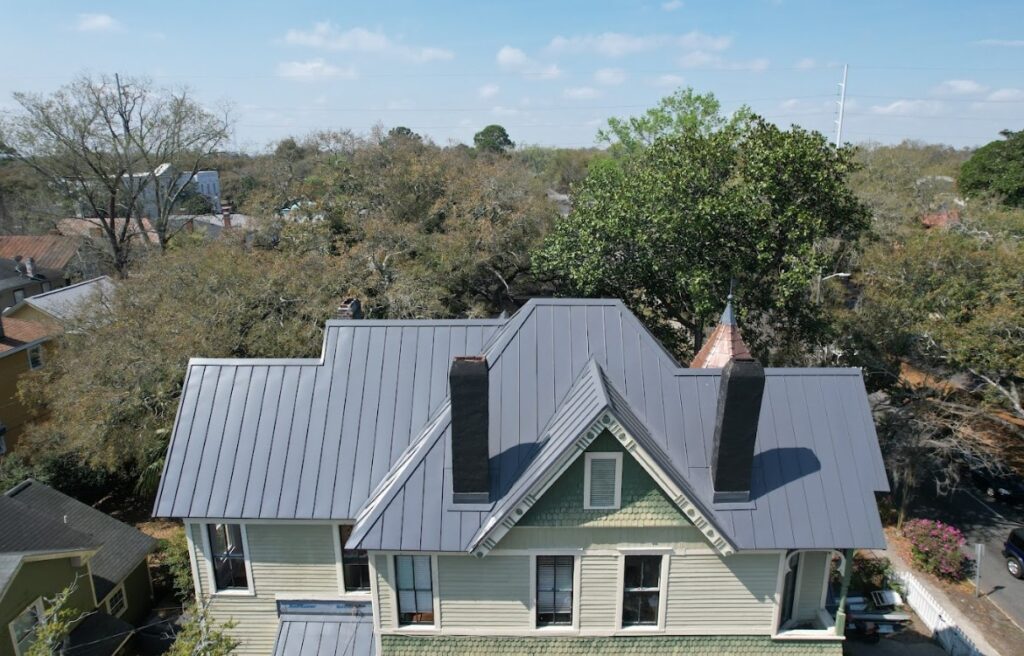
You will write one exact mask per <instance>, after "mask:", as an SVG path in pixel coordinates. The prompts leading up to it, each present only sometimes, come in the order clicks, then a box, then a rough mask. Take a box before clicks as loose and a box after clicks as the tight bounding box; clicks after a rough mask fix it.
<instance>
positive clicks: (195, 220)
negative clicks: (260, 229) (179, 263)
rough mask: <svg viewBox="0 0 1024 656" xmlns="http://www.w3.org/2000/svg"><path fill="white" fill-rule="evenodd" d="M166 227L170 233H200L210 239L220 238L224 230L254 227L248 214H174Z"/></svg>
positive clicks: (242, 229)
mask: <svg viewBox="0 0 1024 656" xmlns="http://www.w3.org/2000/svg"><path fill="white" fill-rule="evenodd" d="M167 224H168V227H169V228H170V230H171V231H172V232H180V231H185V232H195V231H199V232H202V233H203V234H204V235H206V236H207V237H209V238H210V239H216V238H217V237H220V235H221V233H222V232H224V231H225V230H232V229H234V230H241V231H248V230H249V229H251V228H252V227H253V225H254V219H253V217H251V216H249V215H248V214H238V213H234V212H224V213H222V214H196V215H186V214H176V215H173V216H171V217H169V218H168V220H167Z"/></svg>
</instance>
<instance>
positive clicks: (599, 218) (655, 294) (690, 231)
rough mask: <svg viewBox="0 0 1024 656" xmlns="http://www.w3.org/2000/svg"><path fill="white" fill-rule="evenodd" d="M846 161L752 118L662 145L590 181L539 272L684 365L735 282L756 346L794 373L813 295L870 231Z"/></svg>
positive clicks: (815, 332) (815, 322) (813, 312)
mask: <svg viewBox="0 0 1024 656" xmlns="http://www.w3.org/2000/svg"><path fill="white" fill-rule="evenodd" d="M852 155H853V153H852V151H850V150H849V149H845V148H843V149H839V150H836V149H835V148H833V147H832V146H830V145H829V143H828V141H827V140H826V139H825V137H824V136H822V135H821V134H818V133H814V132H808V131H805V130H802V129H800V128H796V127H794V128H791V129H789V130H781V129H779V128H778V127H776V126H775V125H773V124H771V123H768V122H767V121H764V120H763V119H760V118H756V117H748V118H745V119H744V120H742V121H738V122H735V123H731V124H728V125H723V127H721V128H720V129H716V130H683V131H681V132H672V133H669V134H666V135H664V136H660V137H658V138H656V139H654V141H653V142H652V143H651V145H650V146H649V147H646V148H644V149H643V150H641V151H639V152H638V153H637V154H636V155H634V156H631V157H628V158H626V160H625V161H624V162H623V164H622V165H621V166H597V167H592V168H591V170H590V174H589V175H588V177H587V178H586V179H585V180H584V181H583V183H582V184H581V185H580V186H579V188H578V190H577V193H576V196H575V198H574V203H575V207H574V211H573V213H572V214H571V215H570V216H569V217H567V218H566V219H564V220H562V221H560V222H558V223H557V224H556V226H555V230H554V232H553V234H551V235H550V236H549V238H548V239H547V241H546V243H545V245H544V247H543V248H542V249H541V250H540V251H539V252H538V253H537V256H536V264H537V265H538V267H540V269H541V270H542V271H544V272H547V273H549V274H550V275H551V276H553V277H554V279H555V280H556V281H557V284H558V286H559V289H560V290H561V291H562V293H566V294H582V295H586V296H592V295H610V296H620V297H623V298H624V299H625V300H626V301H627V302H628V303H629V304H630V306H631V307H632V308H633V309H634V310H636V311H638V312H640V313H641V314H643V315H644V316H646V317H647V319H648V322H649V323H650V324H652V325H653V326H654V327H655V328H656V329H658V330H660V332H662V334H663V335H668V336H669V337H670V338H675V339H674V341H675V342H676V344H677V346H678V350H679V352H680V354H682V355H688V354H690V353H692V352H693V349H694V348H695V347H697V346H699V344H700V341H701V339H702V337H703V333H704V328H705V326H707V325H708V323H709V322H710V321H712V320H713V319H715V318H716V317H717V315H718V313H719V312H720V311H721V309H722V305H723V302H724V299H725V297H726V294H727V291H728V287H729V282H730V279H735V280H736V282H737V287H736V290H737V291H736V293H737V295H738V300H739V302H738V304H737V306H738V307H739V308H740V313H741V317H742V318H743V322H744V324H745V325H744V330H745V335H746V336H747V337H748V339H749V340H750V341H751V342H752V346H753V347H755V350H757V351H759V352H760V353H761V355H762V357H764V358H766V359H767V360H774V361H780V360H786V359H787V358H790V359H791V358H792V357H793V356H794V353H793V351H794V349H796V350H799V349H800V348H802V346H801V344H802V343H803V342H804V341H805V340H807V341H812V342H813V341H814V340H815V339H817V338H819V337H820V334H819V333H820V330H821V327H822V326H821V321H820V319H821V316H820V311H819V308H818V307H817V306H816V304H814V303H812V302H811V286H812V283H813V282H815V281H816V279H817V278H818V276H820V275H821V274H822V273H825V274H828V273H831V272H832V271H833V268H834V267H835V266H836V265H837V264H838V263H839V256H840V255H841V253H842V250H841V249H840V248H838V247H837V244H841V243H845V242H848V241H850V240H853V239H855V238H857V236H858V235H859V234H860V233H861V232H862V231H863V230H864V229H865V227H866V226H867V218H868V217H867V212H866V210H865V208H864V207H863V206H862V205H861V204H860V203H859V202H858V201H857V199H856V198H855V197H854V196H853V194H852V193H851V192H850V190H849V189H848V187H847V185H846V181H847V177H848V175H849V173H850V172H851V171H852V170H853V168H854V164H853V161H852Z"/></svg>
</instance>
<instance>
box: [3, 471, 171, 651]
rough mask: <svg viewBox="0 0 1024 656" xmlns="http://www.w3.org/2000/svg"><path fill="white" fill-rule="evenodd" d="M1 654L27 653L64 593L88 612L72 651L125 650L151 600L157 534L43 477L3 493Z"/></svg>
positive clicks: (72, 638)
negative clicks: (57, 487)
mask: <svg viewBox="0 0 1024 656" xmlns="http://www.w3.org/2000/svg"><path fill="white" fill-rule="evenodd" d="M0 526H2V527H3V530H2V531H0V656H21V654H24V653H25V651H26V650H27V649H28V647H29V646H30V645H31V644H32V641H33V639H34V635H35V633H34V629H35V626H36V625H37V624H38V623H39V622H40V621H41V620H42V619H43V612H44V609H45V607H46V605H47V604H49V603H50V602H51V601H52V600H53V599H54V598H55V597H56V596H57V595H59V594H61V593H62V592H63V591H65V590H68V589H70V591H71V593H70V596H69V597H68V601H67V606H66V608H69V609H73V610H77V611H80V613H81V616H80V617H79V621H78V622H77V623H76V624H75V626H74V628H73V630H72V631H71V634H70V635H69V637H68V643H67V652H68V653H75V654H87V655H89V656H110V655H112V654H116V653H118V652H119V651H120V650H122V648H123V647H124V646H125V644H126V643H127V642H128V640H129V639H130V638H131V636H132V633H133V631H134V627H133V623H137V622H139V621H140V620H142V619H143V618H144V617H145V615H146V613H147V612H148V611H149V608H150V606H151V604H152V596H153V589H152V584H151V582H150V578H149V566H148V563H147V557H148V555H149V553H150V552H151V551H152V550H153V548H154V547H155V546H156V542H155V540H153V539H152V538H150V537H148V536H146V535H144V534H142V533H140V532H139V531H137V530H136V529H134V528H132V527H131V526H128V525H127V524H123V523H122V522H119V521H118V520H116V519H114V518H113V517H110V516H109V515H106V514H104V513H102V512H100V511H99V510H96V509H95V508H91V507H89V506H86V505H85V504H83V503H81V502H79V501H76V500H75V499H72V498H71V497H69V496H67V495H65V494H62V493H60V492H58V491H56V490H54V489H53V488H51V487H48V486H46V485H43V484H42V483H39V482H37V481H33V480H27V481H24V482H22V483H21V484H19V485H17V486H15V487H14V488H12V489H10V490H8V491H7V492H6V493H4V494H3V495H0Z"/></svg>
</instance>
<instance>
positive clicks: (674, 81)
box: [654, 73, 686, 87]
mask: <svg viewBox="0 0 1024 656" xmlns="http://www.w3.org/2000/svg"><path fill="white" fill-rule="evenodd" d="M685 81H686V78H684V77H683V76H682V75H673V74H672V73H666V74H665V75H659V76H658V77H656V78H654V86H656V87H678V86H682V84H683V82H685Z"/></svg>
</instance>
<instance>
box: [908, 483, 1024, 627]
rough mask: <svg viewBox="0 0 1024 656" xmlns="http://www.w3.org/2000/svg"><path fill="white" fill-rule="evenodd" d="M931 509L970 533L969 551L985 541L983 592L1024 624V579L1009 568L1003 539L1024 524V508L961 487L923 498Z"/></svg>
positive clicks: (931, 513) (924, 503)
mask: <svg viewBox="0 0 1024 656" xmlns="http://www.w3.org/2000/svg"><path fill="white" fill-rule="evenodd" d="M922 505H926V506H927V507H928V511H927V513H924V512H921V510H922V509H918V511H917V512H915V514H916V515H919V516H932V517H935V518H937V519H941V520H942V521H944V522H947V523H949V524H953V525H954V526H956V527H957V528H959V529H960V530H962V531H963V532H964V534H965V535H966V536H967V541H968V548H967V551H968V552H969V553H970V554H971V555H972V556H973V555H974V544H975V543H976V542H981V543H982V544H984V545H985V555H984V556H983V557H982V559H981V592H982V594H983V595H985V596H987V597H988V598H989V600H991V601H992V603H994V604H995V605H996V606H998V607H999V609H1000V610H1001V611H1003V612H1004V613H1006V615H1007V616H1008V617H1009V618H1010V619H1011V620H1013V621H1014V622H1015V623H1016V624H1017V626H1018V627H1022V628H1024V580H1017V579H1015V578H1013V577H1012V576H1010V574H1009V572H1007V571H1006V564H1005V561H1004V560H1003V556H1002V553H1001V552H1002V549H1003V541H1004V540H1005V539H1006V535H1007V534H1008V533H1009V532H1010V529H1012V528H1017V527H1019V526H1024V510H1022V509H1020V508H1014V507H1012V506H1008V505H1006V504H1002V503H999V502H996V501H989V500H988V499H985V498H984V497H982V496H981V495H980V494H979V493H977V492H975V491H974V490H973V489H962V490H958V491H957V492H955V493H954V494H952V495H951V496H947V497H943V498H936V499H931V500H927V501H923V502H922Z"/></svg>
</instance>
